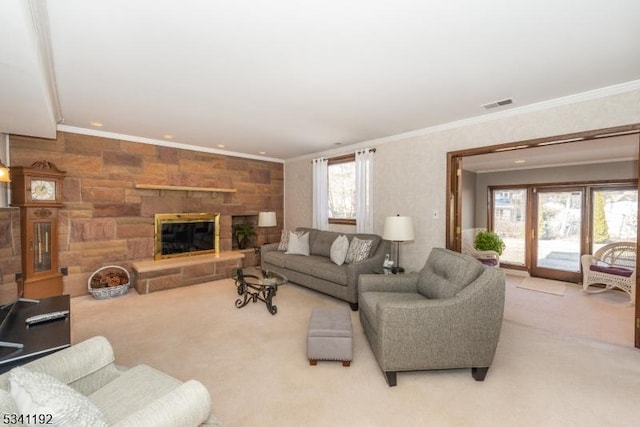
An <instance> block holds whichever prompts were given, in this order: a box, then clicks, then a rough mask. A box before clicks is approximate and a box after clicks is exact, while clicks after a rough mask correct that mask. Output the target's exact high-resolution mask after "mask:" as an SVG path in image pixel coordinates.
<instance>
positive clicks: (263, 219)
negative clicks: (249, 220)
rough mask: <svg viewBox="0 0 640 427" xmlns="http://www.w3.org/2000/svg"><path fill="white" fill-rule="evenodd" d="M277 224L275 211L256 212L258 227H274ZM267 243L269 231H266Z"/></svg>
mask: <svg viewBox="0 0 640 427" xmlns="http://www.w3.org/2000/svg"><path fill="white" fill-rule="evenodd" d="M276 225H278V223H277V221H276V213H275V212H260V213H258V227H275V226H276ZM267 243H269V233H267Z"/></svg>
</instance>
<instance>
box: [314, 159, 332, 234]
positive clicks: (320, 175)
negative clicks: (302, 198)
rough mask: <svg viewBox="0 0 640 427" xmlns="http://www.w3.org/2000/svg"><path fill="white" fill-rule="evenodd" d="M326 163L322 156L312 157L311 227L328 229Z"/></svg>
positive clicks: (327, 171) (327, 169)
mask: <svg viewBox="0 0 640 427" xmlns="http://www.w3.org/2000/svg"><path fill="white" fill-rule="evenodd" d="M328 164H329V163H328V162H327V159H326V158H324V157H321V158H318V159H313V228H317V229H318V230H328V229H329V199H328V198H329V194H328V192H329V190H328V188H327V180H328V174H329V167H328Z"/></svg>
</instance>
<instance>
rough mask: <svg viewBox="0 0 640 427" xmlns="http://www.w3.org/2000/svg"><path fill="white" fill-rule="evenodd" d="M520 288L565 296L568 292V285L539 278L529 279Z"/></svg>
mask: <svg viewBox="0 0 640 427" xmlns="http://www.w3.org/2000/svg"><path fill="white" fill-rule="evenodd" d="M517 287H518V288H521V289H528V290H530V291H536V292H544V293H546V294H552V295H559V296H563V295H564V292H565V291H566V290H567V284H566V283H564V282H559V281H557V280H547V279H539V278H537V277H527V278H526V279H524V280H523V281H522V283H520V284H519V285H518V286H517Z"/></svg>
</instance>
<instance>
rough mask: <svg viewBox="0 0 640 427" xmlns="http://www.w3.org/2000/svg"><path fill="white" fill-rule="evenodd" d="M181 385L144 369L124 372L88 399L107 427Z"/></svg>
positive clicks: (136, 368) (137, 368)
mask: <svg viewBox="0 0 640 427" xmlns="http://www.w3.org/2000/svg"><path fill="white" fill-rule="evenodd" d="M180 384H182V383H181V382H180V381H178V380H177V379H175V378H173V377H170V376H169V375H167V374H165V373H163V372H160V371H158V370H156V369H153V368H152V367H150V366H147V365H138V366H135V367H133V368H131V369H128V370H126V371H124V372H123V373H122V375H121V376H120V377H118V378H116V379H115V380H113V381H111V382H110V383H108V384H107V385H105V386H104V387H102V388H101V389H99V390H98V391H96V392H95V393H93V394H91V395H90V396H89V399H91V401H92V402H93V403H95V405H96V406H97V407H98V408H100V410H101V411H102V413H103V414H104V415H105V416H106V418H107V421H108V422H109V424H115V423H116V422H118V421H120V420H122V419H124V418H125V417H127V416H128V415H129V414H133V413H134V412H136V411H138V410H140V409H141V408H144V407H145V406H147V405H149V404H151V403H152V402H154V401H155V400H157V399H158V398H160V397H162V396H164V395H165V394H167V393H169V392H170V391H171V390H173V389H175V388H176V387H178V386H180Z"/></svg>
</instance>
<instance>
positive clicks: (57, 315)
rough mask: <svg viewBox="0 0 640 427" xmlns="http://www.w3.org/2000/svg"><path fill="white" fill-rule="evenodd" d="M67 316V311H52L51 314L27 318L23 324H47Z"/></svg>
mask: <svg viewBox="0 0 640 427" xmlns="http://www.w3.org/2000/svg"><path fill="white" fill-rule="evenodd" d="M68 314H69V310H62V311H52V312H51V313H43V314H36V315H35V316H31V317H27V319H26V320H25V323H26V324H27V325H34V324H36V323H42V322H48V321H49V320H55V319H62V318H63V317H66V316H67V315H68Z"/></svg>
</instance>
